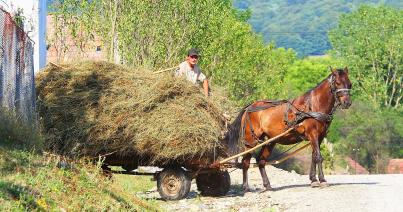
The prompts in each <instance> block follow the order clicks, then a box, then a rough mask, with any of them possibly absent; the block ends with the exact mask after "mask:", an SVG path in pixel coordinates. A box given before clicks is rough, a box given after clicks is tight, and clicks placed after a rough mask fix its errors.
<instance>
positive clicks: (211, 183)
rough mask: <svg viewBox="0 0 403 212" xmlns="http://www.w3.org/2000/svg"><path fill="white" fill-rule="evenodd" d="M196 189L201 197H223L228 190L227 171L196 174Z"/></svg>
mask: <svg viewBox="0 0 403 212" xmlns="http://www.w3.org/2000/svg"><path fill="white" fill-rule="evenodd" d="M196 184H197V189H198V190H199V191H200V193H201V195H203V196H214V197H216V196H224V195H225V194H227V192H228V191H229V189H230V186H231V177H230V176H229V173H228V171H218V172H210V173H203V174H198V175H197V177H196Z"/></svg>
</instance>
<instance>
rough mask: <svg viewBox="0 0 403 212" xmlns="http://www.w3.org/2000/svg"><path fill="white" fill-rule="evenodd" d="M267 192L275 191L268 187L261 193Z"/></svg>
mask: <svg viewBox="0 0 403 212" xmlns="http://www.w3.org/2000/svg"><path fill="white" fill-rule="evenodd" d="M266 191H273V188H272V187H271V186H266V189H264V190H263V191H261V192H260V193H264V192H266Z"/></svg>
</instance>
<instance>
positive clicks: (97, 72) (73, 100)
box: [36, 62, 235, 164]
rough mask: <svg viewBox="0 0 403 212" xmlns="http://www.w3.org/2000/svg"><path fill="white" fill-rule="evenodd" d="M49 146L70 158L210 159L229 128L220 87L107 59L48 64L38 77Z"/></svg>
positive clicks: (232, 110)
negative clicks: (209, 92) (209, 88)
mask: <svg viewBox="0 0 403 212" xmlns="http://www.w3.org/2000/svg"><path fill="white" fill-rule="evenodd" d="M36 82H37V87H36V89H37V94H38V110H39V113H40V116H41V118H42V122H43V131H44V133H45V135H46V137H47V139H46V140H47V142H46V143H47V146H48V147H49V148H50V149H51V150H53V151H55V152H57V153H59V154H63V155H69V156H74V157H76V156H91V157H93V156H97V155H101V154H108V153H112V152H113V153H116V154H118V155H121V156H129V155H130V154H139V155H141V156H145V157H147V158H151V161H150V164H152V163H157V162H158V163H163V162H167V161H172V160H176V161H183V160H187V159H190V158H200V157H209V156H211V154H212V153H213V151H214V148H215V146H216V145H221V144H220V142H216V141H218V138H219V137H220V136H221V135H222V132H223V131H225V130H226V129H225V122H224V118H223V117H222V114H223V110H222V108H225V109H226V110H230V113H232V112H234V108H235V107H233V106H232V105H231V104H230V103H228V102H229V101H228V100H227V101H225V99H226V98H225V97H224V96H222V95H220V92H214V95H213V97H212V98H206V97H205V96H204V95H203V93H202V92H201V91H200V89H199V88H197V87H196V86H194V85H192V84H191V83H190V82H188V81H186V80H184V79H181V78H175V77H173V76H171V74H158V75H153V74H151V71H148V70H136V69H129V68H125V67H122V66H118V65H115V64H110V63H106V62H81V63H76V64H64V65H62V66H56V65H48V66H47V67H46V68H45V69H44V70H43V71H42V72H41V73H40V74H38V76H37V78H36Z"/></svg>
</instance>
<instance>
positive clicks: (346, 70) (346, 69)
mask: <svg viewBox="0 0 403 212" xmlns="http://www.w3.org/2000/svg"><path fill="white" fill-rule="evenodd" d="M344 72H346V74H348V68H347V66H346V67H344Z"/></svg>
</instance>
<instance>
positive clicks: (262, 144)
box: [213, 128, 295, 166]
mask: <svg viewBox="0 0 403 212" xmlns="http://www.w3.org/2000/svg"><path fill="white" fill-rule="evenodd" d="M294 129H295V128H290V129H288V130H286V131H284V132H283V133H281V134H278V135H277V136H275V137H273V138H270V139H268V140H266V141H264V142H263V143H261V144H258V145H256V146H255V147H253V148H250V149H248V150H246V151H243V152H241V153H239V154H236V155H234V156H231V157H228V158H226V159H223V160H221V161H220V162H218V163H215V164H213V166H214V165H215V166H217V165H218V166H219V165H221V164H224V163H226V162H228V161H230V160H232V159H235V158H237V157H240V156H242V155H245V154H248V153H249V152H253V151H255V150H256V149H258V148H260V147H262V146H264V145H267V144H268V143H270V142H273V141H275V140H277V139H278V138H280V137H281V136H284V135H286V134H287V133H289V132H291V131H292V130H294Z"/></svg>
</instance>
